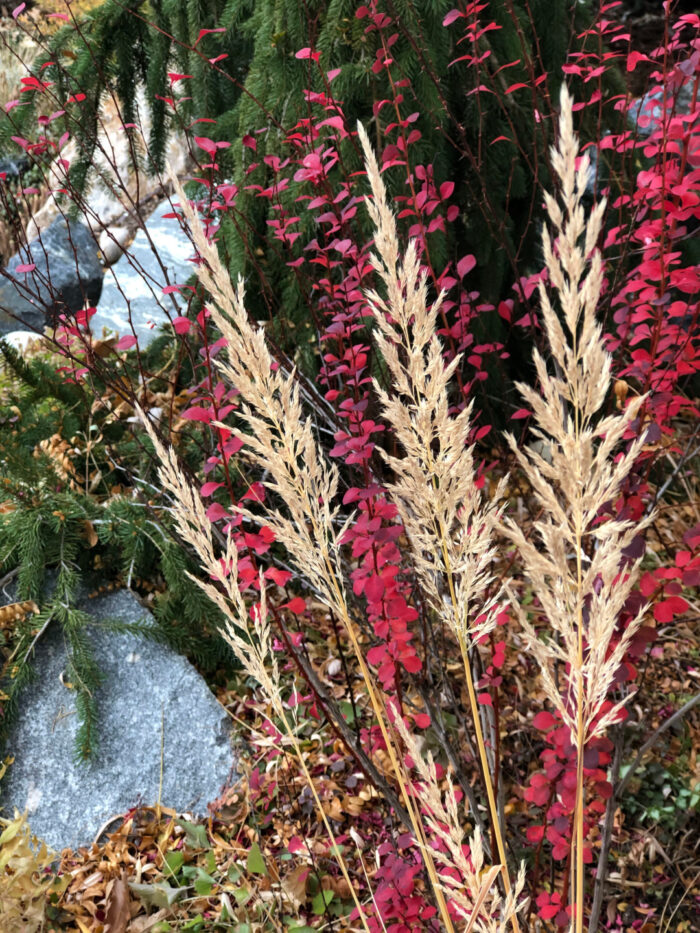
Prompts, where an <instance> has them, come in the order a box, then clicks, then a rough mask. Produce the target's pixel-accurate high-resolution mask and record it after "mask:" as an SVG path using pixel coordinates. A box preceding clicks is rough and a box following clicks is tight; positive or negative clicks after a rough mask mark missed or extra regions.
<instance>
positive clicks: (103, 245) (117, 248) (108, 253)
mask: <svg viewBox="0 0 700 933" xmlns="http://www.w3.org/2000/svg"><path fill="white" fill-rule="evenodd" d="M128 240H129V231H128V230H127V228H126V227H107V228H106V229H105V230H103V231H102V233H101V234H100V252H101V253H102V262H103V263H104V265H105V266H111V265H113V264H114V263H115V262H116V261H117V259H119V257H120V256H121V255H122V253H123V252H124V247H125V246H126V244H127V242H128Z"/></svg>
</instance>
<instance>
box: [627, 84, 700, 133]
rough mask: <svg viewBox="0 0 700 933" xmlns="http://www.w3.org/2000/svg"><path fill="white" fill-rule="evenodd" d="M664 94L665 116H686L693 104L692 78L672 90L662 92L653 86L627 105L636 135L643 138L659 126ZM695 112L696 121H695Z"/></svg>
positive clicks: (628, 114) (662, 111) (628, 115)
mask: <svg viewBox="0 0 700 933" xmlns="http://www.w3.org/2000/svg"><path fill="white" fill-rule="evenodd" d="M664 96H666V98H667V100H666V109H667V118H668V119H670V116H671V113H672V112H673V113H674V115H675V116H687V115H689V114H690V113H691V108H692V107H693V106H694V105H693V79H690V80H688V81H686V82H684V83H683V84H681V85H680V87H677V88H675V89H674V90H673V91H672V92H668V91H667V92H666V93H664V90H663V89H662V88H660V87H655V88H653V89H652V90H651V91H647V93H646V94H645V95H644V96H643V97H637V98H635V100H633V101H632V103H631V104H630V106H629V109H628V111H627V117H628V120H629V122H630V124H631V125H632V126H633V127H634V128H635V130H636V132H637V135H638V136H640V137H641V138H643V139H646V137H647V136H651V134H652V133H654V132H656V130H658V129H660V128H661V125H662V122H663V117H664ZM697 119H698V117H697V114H696V122H697Z"/></svg>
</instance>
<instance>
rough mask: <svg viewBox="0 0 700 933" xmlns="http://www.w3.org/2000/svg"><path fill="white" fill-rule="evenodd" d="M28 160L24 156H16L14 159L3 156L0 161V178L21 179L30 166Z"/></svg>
mask: <svg viewBox="0 0 700 933" xmlns="http://www.w3.org/2000/svg"><path fill="white" fill-rule="evenodd" d="M30 164H31V163H30V161H29V158H28V157H27V156H26V155H18V156H16V157H14V158H12V157H11V156H5V157H4V158H2V159H0V178H2V177H3V176H5V177H6V178H21V176H22V175H23V174H24V173H25V172H26V171H27V169H28V168H29V166H30Z"/></svg>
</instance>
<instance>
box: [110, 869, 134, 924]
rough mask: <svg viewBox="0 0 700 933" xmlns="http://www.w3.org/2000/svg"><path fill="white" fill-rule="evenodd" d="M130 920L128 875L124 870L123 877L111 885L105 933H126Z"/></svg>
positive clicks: (116, 879)
mask: <svg viewBox="0 0 700 933" xmlns="http://www.w3.org/2000/svg"><path fill="white" fill-rule="evenodd" d="M129 920H131V912H130V910H129V886H128V885H127V883H126V873H125V872H124V871H123V870H122V873H121V875H120V876H119V877H118V878H115V879H114V880H113V881H112V882H111V883H110V886H109V890H108V892H107V910H106V912H105V929H104V933H126V928H127V926H128V923H129Z"/></svg>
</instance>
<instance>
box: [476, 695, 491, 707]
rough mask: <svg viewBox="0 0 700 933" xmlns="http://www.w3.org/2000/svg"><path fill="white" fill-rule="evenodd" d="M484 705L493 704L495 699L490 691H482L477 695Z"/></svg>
mask: <svg viewBox="0 0 700 933" xmlns="http://www.w3.org/2000/svg"><path fill="white" fill-rule="evenodd" d="M477 700H478V701H479V703H481V705H482V706H493V700H492V699H491V694H490V693H480V694H479V695H478V697H477Z"/></svg>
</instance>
